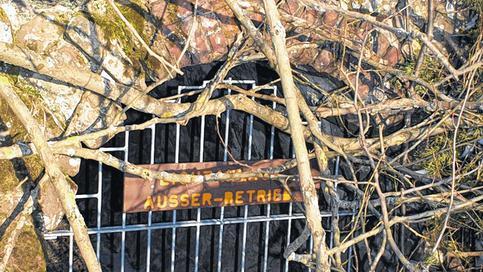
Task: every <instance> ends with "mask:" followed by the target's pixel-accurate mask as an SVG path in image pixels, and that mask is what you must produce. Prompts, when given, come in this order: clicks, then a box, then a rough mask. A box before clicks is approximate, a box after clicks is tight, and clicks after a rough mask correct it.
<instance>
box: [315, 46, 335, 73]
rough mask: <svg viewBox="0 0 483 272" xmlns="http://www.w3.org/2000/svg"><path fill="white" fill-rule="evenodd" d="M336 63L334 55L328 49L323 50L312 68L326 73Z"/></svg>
mask: <svg viewBox="0 0 483 272" xmlns="http://www.w3.org/2000/svg"><path fill="white" fill-rule="evenodd" d="M333 62H334V55H333V54H332V52H330V51H329V50H327V49H323V50H321V51H320V52H319V54H318V55H317V58H315V60H314V62H313V63H312V66H313V67H314V68H315V70H317V71H324V70H325V69H326V68H327V67H329V66H330V65H331V64H332V63H333Z"/></svg>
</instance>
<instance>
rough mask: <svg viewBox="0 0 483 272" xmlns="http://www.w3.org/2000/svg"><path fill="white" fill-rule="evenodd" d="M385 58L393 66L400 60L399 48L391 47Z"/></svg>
mask: <svg viewBox="0 0 483 272" xmlns="http://www.w3.org/2000/svg"><path fill="white" fill-rule="evenodd" d="M384 60H385V61H386V62H387V65H388V66H391V67H392V66H394V65H396V64H397V63H398V61H399V50H398V49H397V48H396V47H394V46H391V47H389V49H388V50H387V52H386V54H385V55H384Z"/></svg>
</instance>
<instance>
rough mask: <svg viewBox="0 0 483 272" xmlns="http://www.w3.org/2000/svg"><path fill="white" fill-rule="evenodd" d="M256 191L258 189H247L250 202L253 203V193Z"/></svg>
mask: <svg viewBox="0 0 483 272" xmlns="http://www.w3.org/2000/svg"><path fill="white" fill-rule="evenodd" d="M255 192H256V190H247V194H248V203H252V201H253V194H254V193H255Z"/></svg>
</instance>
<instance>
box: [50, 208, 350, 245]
mask: <svg viewBox="0 0 483 272" xmlns="http://www.w3.org/2000/svg"><path fill="white" fill-rule="evenodd" d="M321 213H322V217H330V216H331V213H330V212H321ZM352 215H354V213H352V212H341V216H352ZM304 218H305V216H304V214H303V213H293V212H292V209H289V213H288V214H272V215H271V216H270V217H269V218H267V217H266V216H264V215H262V216H250V217H248V218H247V219H246V220H247V221H248V223H260V222H266V221H270V222H272V221H288V220H297V219H304ZM244 220H245V218H244V217H243V216H239V217H231V218H224V219H223V220H220V219H217V218H213V219H202V220H200V222H197V221H196V220H186V221H176V224H175V225H174V226H175V227H176V228H190V227H195V226H196V225H197V224H201V225H203V226H213V225H220V224H225V225H232V224H242V223H243V222H244ZM170 228H173V224H172V223H171V222H161V223H153V224H151V226H150V227H148V225H147V224H132V225H127V226H125V227H124V228H123V227H122V226H109V227H102V228H101V229H100V230H97V228H89V229H88V233H89V234H97V233H101V234H108V233H119V232H133V231H143V230H147V229H152V230H159V229H170ZM71 234H72V232H70V231H69V230H58V231H54V232H51V233H47V234H45V238H46V239H48V240H50V239H55V238H57V237H62V236H69V235H71Z"/></svg>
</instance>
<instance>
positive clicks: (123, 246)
mask: <svg viewBox="0 0 483 272" xmlns="http://www.w3.org/2000/svg"><path fill="white" fill-rule="evenodd" d="M124 141H125V142H124V148H125V150H124V161H126V162H127V161H128V160H129V131H126V133H125V137H124ZM125 228H126V213H125V212H123V213H122V229H125ZM125 253H126V232H125V231H122V232H121V272H124V261H125Z"/></svg>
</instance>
